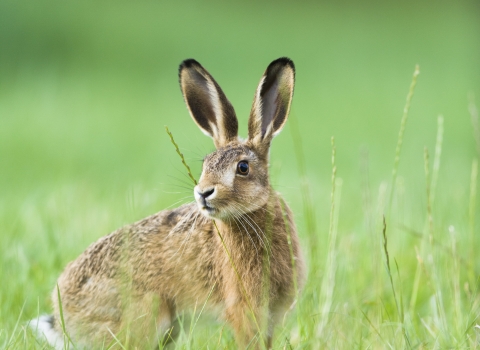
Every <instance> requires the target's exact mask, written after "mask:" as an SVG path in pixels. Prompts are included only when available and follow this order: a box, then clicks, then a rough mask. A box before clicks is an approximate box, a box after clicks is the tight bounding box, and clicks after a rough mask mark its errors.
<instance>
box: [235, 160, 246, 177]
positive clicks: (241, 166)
mask: <svg viewBox="0 0 480 350" xmlns="http://www.w3.org/2000/svg"><path fill="white" fill-rule="evenodd" d="M248 170H249V169H248V162H246V161H244V160H242V161H241V162H238V164H237V174H240V175H248Z"/></svg>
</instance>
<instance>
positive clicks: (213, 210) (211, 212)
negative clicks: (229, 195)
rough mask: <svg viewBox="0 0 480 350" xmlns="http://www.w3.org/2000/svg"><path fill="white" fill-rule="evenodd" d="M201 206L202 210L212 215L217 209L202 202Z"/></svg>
mask: <svg viewBox="0 0 480 350" xmlns="http://www.w3.org/2000/svg"><path fill="white" fill-rule="evenodd" d="M201 208H202V210H203V211H206V212H207V214H208V215H212V214H214V213H215V212H216V211H217V209H215V208H214V207H212V206H211V205H208V204H207V203H203V205H202V206H201Z"/></svg>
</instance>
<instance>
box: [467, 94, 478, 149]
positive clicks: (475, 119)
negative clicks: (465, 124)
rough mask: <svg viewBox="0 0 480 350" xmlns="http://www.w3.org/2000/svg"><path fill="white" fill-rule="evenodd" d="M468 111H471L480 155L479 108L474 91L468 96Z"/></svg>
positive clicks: (471, 119)
mask: <svg viewBox="0 0 480 350" xmlns="http://www.w3.org/2000/svg"><path fill="white" fill-rule="evenodd" d="M468 100H469V102H468V112H469V113H470V121H471V122H472V127H473V137H474V138H475V145H476V146H477V156H478V157H480V125H479V121H478V108H477V105H476V103H475V95H474V94H473V92H472V93H470V94H469V96H468Z"/></svg>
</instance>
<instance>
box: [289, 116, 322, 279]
mask: <svg viewBox="0 0 480 350" xmlns="http://www.w3.org/2000/svg"><path fill="white" fill-rule="evenodd" d="M290 114H291V116H290V118H289V119H290V122H289V123H290V132H291V136H292V140H293V149H294V152H295V158H296V159H297V167H298V172H299V175H300V186H301V193H302V204H303V212H304V215H305V223H306V226H307V227H306V228H307V237H308V240H309V246H310V256H315V254H316V253H317V245H318V243H317V241H318V237H317V236H316V233H317V230H316V222H315V213H314V205H313V201H312V197H311V189H310V185H309V183H308V179H307V170H306V166H305V156H304V151H303V144H302V136H301V135H300V131H299V128H298V122H297V118H296V117H295V115H293V114H294V113H292V112H290ZM316 270H317V269H311V270H310V272H309V273H310V274H312V273H316Z"/></svg>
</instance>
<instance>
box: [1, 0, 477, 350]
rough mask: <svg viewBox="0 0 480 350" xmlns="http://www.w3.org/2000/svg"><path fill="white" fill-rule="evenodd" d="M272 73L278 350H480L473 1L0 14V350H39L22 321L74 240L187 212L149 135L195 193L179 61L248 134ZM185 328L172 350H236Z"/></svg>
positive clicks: (37, 6) (23, 9) (13, 6)
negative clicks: (276, 87) (278, 218)
mask: <svg viewBox="0 0 480 350" xmlns="http://www.w3.org/2000/svg"><path fill="white" fill-rule="evenodd" d="M281 56H287V57H290V58H291V59H292V60H293V61H294V62H295V65H296V69H297V71H296V87H295V95H294V99H293V105H292V110H291V113H290V118H289V120H288V122H287V124H286V127H285V128H284V130H283V132H282V133H281V134H280V135H279V136H278V137H277V138H276V139H275V140H274V141H273V144H272V152H271V167H270V171H271V177H272V181H273V185H274V188H275V189H276V190H277V191H279V192H281V193H282V194H283V196H284V198H285V199H286V201H287V202H288V203H289V205H290V207H291V208H292V210H293V212H294V215H295V217H296V222H297V226H298V229H299V232H300V238H301V243H302V247H303V251H304V253H305V255H306V257H307V262H308V269H309V274H308V279H307V284H306V286H305V288H304V290H303V291H302V293H301V295H300V298H299V300H298V303H297V307H296V309H295V310H294V311H293V312H291V313H290V314H289V315H288V317H287V318H286V319H285V322H284V323H283V324H282V325H279V326H278V327H277V329H276V333H275V334H276V337H275V344H274V348H277V349H290V348H292V349H315V348H319V349H402V348H419V349H445V348H448V349H450V348H455V349H470V348H472V349H476V348H480V326H477V325H479V324H480V292H479V288H480V257H479V253H478V252H479V251H480V236H479V234H480V222H479V221H480V213H479V211H480V198H478V191H479V188H478V181H479V179H478V178H479V176H478V167H479V165H478V158H479V156H480V121H479V120H478V118H479V116H478V113H479V112H478V110H479V109H480V64H479V62H480V6H479V3H478V2H477V1H471V2H468V1H457V2H447V1H437V2H435V3H433V2H432V3H430V2H428V1H406V2H401V3H400V2H388V3H386V2H380V1H370V2H363V3H362V4H360V3H357V2H353V1H351V2H350V1H347V2H342V3H337V4H333V2H332V4H328V3H323V4H321V3H317V2H314V1H305V2H298V3H295V4H294V3H293V2H292V3H291V2H287V1H277V2H275V3H274V2H269V3H267V2H262V3H260V2H253V1H245V2H239V3H236V4H227V3H225V2H220V1H208V2H203V3H200V2H194V1H188V2H184V3H176V4H173V2H172V3H160V2H151V1H147V2H141V3H135V4H134V3H133V2H132V3H127V2H119V3H113V2H91V1H86V2H79V3H72V2H60V1H50V0H47V1H44V2H42V3H28V2H25V1H19V2H18V1H12V0H0V249H1V250H0V281H1V283H0V348H1V349H48V346H47V345H46V344H45V343H44V342H43V341H42V340H38V339H36V338H35V337H34V335H33V334H32V333H31V332H30V331H29V330H27V329H26V327H25V323H26V322H27V321H28V320H30V319H32V318H34V317H36V316H38V315H39V314H43V313H49V312H50V311H51V301H50V297H51V291H52V290H53V287H54V286H55V283H56V279H57V278H58V276H59V274H60V273H61V271H62V270H63V268H64V267H65V265H66V264H67V263H68V262H69V261H71V260H73V259H75V258H76V257H77V256H78V255H79V254H80V253H81V252H82V251H83V250H84V249H85V248H86V247H87V246H88V245H89V244H90V243H92V242H94V241H95V240H97V239H98V238H100V237H102V236H104V235H106V234H108V233H109V232H111V231H113V230H114V229H116V228H118V227H121V226H123V225H126V224H128V223H131V222H134V221H136V220H139V219H141V218H143V217H145V216H147V215H149V214H152V213H155V212H157V211H160V210H162V209H164V208H167V207H175V206H176V205H179V204H180V203H186V202H189V201H193V193H192V185H191V183H190V182H189V179H188V177H187V175H186V171H185V169H184V168H183V166H182V164H181V162H180V160H179V158H178V156H177V154H176V153H175V149H174V147H173V145H172V144H171V143H170V140H169V137H168V135H167V134H166V132H165V129H164V126H165V125H166V126H168V127H169V129H170V130H171V131H172V133H173V135H174V137H175V140H176V142H177V143H178V144H179V145H180V148H181V151H182V152H183V153H184V154H185V157H186V161H187V162H188V163H189V165H190V166H191V168H192V170H193V175H194V176H195V177H197V178H198V176H199V175H200V168H201V164H202V159H203V156H204V155H206V154H207V153H209V152H211V151H213V149H214V146H213V143H212V141H211V140H210V139H209V138H207V137H205V136H204V135H203V134H202V133H201V132H200V131H199V130H198V128H197V127H196V125H195V124H194V123H193V122H192V120H191V118H190V116H189V115H188V112H187V110H186V108H185V104H184V101H183V99H182V95H181V92H180V89H179V86H178V76H177V69H178V65H179V63H180V62H181V61H182V60H184V59H186V58H190V57H192V58H195V59H196V60H198V61H199V62H201V63H202V64H203V66H204V67H206V68H207V69H208V70H209V71H210V73H211V74H212V75H213V76H214V77H215V79H216V80H217V81H218V83H219V84H220V85H221V87H222V88H223V90H224V91H225V93H226V95H227V97H228V98H229V99H230V101H231V102H232V104H233V105H234V107H235V109H236V112H237V116H238V117H239V121H240V134H241V135H243V136H246V134H247V132H246V130H247V129H246V126H247V118H248V115H249V111H250V107H251V103H252V99H253V94H254V91H255V88H256V86H257V84H258V81H259V79H260V77H261V74H262V73H263V71H264V69H265V68H266V67H267V65H268V63H269V62H271V61H272V60H274V59H276V58H278V57H281ZM417 64H418V65H419V70H420V74H419V75H418V76H416V75H415V77H416V78H415V79H413V80H416V86H415V87H413V86H412V77H413V76H414V72H415V69H416V68H415V67H416V65H417ZM412 93H413V95H412ZM407 96H409V97H408V98H407ZM408 104H409V105H410V108H409V109H408V108H407V109H408V113H406V109H405V106H406V105H407V106H408ZM332 136H333V137H334V143H335V158H334V159H335V168H334V169H335V171H334V172H333V167H332ZM332 174H333V176H332ZM332 179H333V180H332ZM333 189H334V190H335V191H334V194H333V196H332V190H333ZM191 244H194V242H191ZM197 316H198V310H197V314H196V315H194V317H192V316H191V315H184V316H183V315H182V316H181V319H182V320H183V325H184V326H185V330H184V331H182V332H181V334H180V337H179V339H178V342H177V343H176V348H178V349H216V348H235V346H234V341H233V334H232V332H231V331H230V329H229V328H228V326H225V325H224V324H223V323H222V322H221V321H218V320H215V319H213V318H211V317H208V316H207V315H202V317H201V318H200V321H199V322H198V324H197V323H196V322H195V321H196V317H197Z"/></svg>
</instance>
